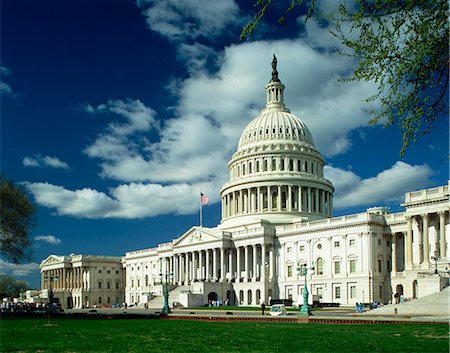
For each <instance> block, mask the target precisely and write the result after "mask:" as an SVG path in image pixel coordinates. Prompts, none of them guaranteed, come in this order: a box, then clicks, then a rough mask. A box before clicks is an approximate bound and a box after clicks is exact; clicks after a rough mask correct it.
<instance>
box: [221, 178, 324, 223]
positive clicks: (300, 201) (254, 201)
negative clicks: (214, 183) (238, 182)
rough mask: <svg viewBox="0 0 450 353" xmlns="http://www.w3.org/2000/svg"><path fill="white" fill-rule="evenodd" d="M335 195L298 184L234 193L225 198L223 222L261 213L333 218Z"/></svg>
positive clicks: (256, 188)
mask: <svg viewBox="0 0 450 353" xmlns="http://www.w3.org/2000/svg"><path fill="white" fill-rule="evenodd" d="M332 209H333V195H332V193H330V192H328V191H326V190H322V189H319V188H313V187H308V186H297V185H285V186H284V185H275V186H271V185H268V186H258V187H253V188H247V189H243V190H238V191H233V192H230V193H227V194H225V195H224V196H223V197H222V219H225V218H228V217H232V216H235V215H241V214H249V213H261V212H273V211H275V212H281V211H287V212H293V211H294V212H306V213H321V214H324V215H326V216H329V217H330V216H331V214H332Z"/></svg>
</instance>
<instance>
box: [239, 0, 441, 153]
mask: <svg viewBox="0 0 450 353" xmlns="http://www.w3.org/2000/svg"><path fill="white" fill-rule="evenodd" d="M322 1H325V0H322ZM274 2H278V3H283V2H284V3H286V1H284V0H278V1H275V0H259V1H258V2H257V3H256V5H257V6H262V7H261V8H260V9H259V11H258V12H257V14H256V15H255V17H254V18H253V20H251V21H250V22H249V23H248V24H247V25H246V26H245V27H244V29H243V31H242V33H241V39H242V38H247V39H248V38H249V37H250V36H251V34H252V33H253V31H254V30H255V28H256V27H257V26H258V24H259V22H260V21H261V20H262V18H263V17H264V15H265V14H266V12H267V11H268V9H269V7H270V6H272V5H273V3H274ZM304 3H305V4H306V5H305V6H306V8H307V12H308V14H307V17H306V19H308V18H310V17H312V16H314V17H316V18H318V19H320V20H323V19H326V20H327V21H328V23H329V24H330V28H331V30H330V32H331V34H332V35H334V36H335V37H336V38H338V39H339V40H340V42H341V44H342V48H343V49H340V50H339V52H340V54H342V55H344V56H347V57H351V58H354V59H356V61H357V68H356V69H355V70H354V72H353V73H352V75H351V76H350V77H347V78H343V79H341V81H343V82H347V81H371V82H375V84H376V85H377V93H376V94H375V95H374V96H372V97H368V98H367V102H373V103H377V108H376V109H372V111H371V114H372V120H371V121H370V124H372V125H374V124H377V123H383V124H384V126H391V125H396V126H398V127H399V129H400V131H401V132H402V134H403V146H402V149H401V151H400V155H401V156H402V155H403V154H404V153H405V151H406V149H407V147H408V146H409V145H410V144H411V143H413V142H416V141H417V139H418V138H420V137H421V136H423V135H426V134H429V133H430V131H431V129H432V128H434V127H435V126H436V125H437V124H438V123H439V122H440V121H441V119H448V97H447V96H448V84H449V71H448V70H449V47H448V40H449V39H448V32H449V28H448V27H449V26H448V14H449V11H448V3H447V0H371V1H367V0H353V1H351V2H346V4H345V5H344V4H343V3H341V4H340V5H339V14H338V15H336V14H331V15H327V14H320V13H319V12H318V11H317V6H315V2H314V1H308V2H306V1H303V0H290V1H287V5H286V9H285V12H284V15H282V16H281V17H280V19H279V21H280V22H284V21H285V16H286V15H287V14H288V13H289V12H291V11H292V10H293V9H294V8H297V9H299V8H300V6H301V5H303V4H304Z"/></svg>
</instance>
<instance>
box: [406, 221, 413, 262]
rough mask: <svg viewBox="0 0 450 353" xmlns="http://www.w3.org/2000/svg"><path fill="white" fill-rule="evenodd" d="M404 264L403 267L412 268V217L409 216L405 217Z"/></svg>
mask: <svg viewBox="0 0 450 353" xmlns="http://www.w3.org/2000/svg"><path fill="white" fill-rule="evenodd" d="M406 222H407V224H406V227H407V228H406V261H405V262H406V264H405V267H406V268H407V269H408V270H411V269H412V236H413V233H412V218H411V216H407V217H406Z"/></svg>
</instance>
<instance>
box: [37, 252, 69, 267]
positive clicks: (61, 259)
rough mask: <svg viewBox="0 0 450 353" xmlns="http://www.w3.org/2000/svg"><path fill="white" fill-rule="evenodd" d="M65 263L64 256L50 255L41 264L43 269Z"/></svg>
mask: <svg viewBox="0 0 450 353" xmlns="http://www.w3.org/2000/svg"><path fill="white" fill-rule="evenodd" d="M62 262H64V256H56V255H50V256H49V257H47V258H46V259H45V260H43V261H42V262H41V267H43V266H49V265H53V264H57V263H62Z"/></svg>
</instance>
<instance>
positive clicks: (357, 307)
mask: <svg viewBox="0 0 450 353" xmlns="http://www.w3.org/2000/svg"><path fill="white" fill-rule="evenodd" d="M355 307H356V313H359V303H358V302H356V306H355Z"/></svg>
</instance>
